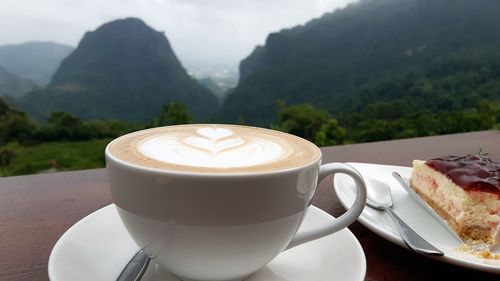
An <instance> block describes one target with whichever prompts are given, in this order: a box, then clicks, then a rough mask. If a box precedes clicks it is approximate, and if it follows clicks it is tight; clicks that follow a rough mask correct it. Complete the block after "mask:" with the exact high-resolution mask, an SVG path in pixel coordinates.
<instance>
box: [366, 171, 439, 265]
mask: <svg viewBox="0 0 500 281" xmlns="http://www.w3.org/2000/svg"><path fill="white" fill-rule="evenodd" d="M367 187H368V188H367V191H368V195H367V199H366V204H367V205H368V206H370V207H372V208H375V209H378V210H383V211H386V212H387V213H388V214H389V217H390V218H391V219H392V221H393V222H394V224H395V225H396V228H397V230H398V232H399V235H401V238H402V239H403V241H404V242H405V243H406V245H407V246H408V248H410V249H412V250H413V251H415V252H417V253H422V254H426V255H433V256H442V255H444V254H443V252H441V251H440V250H439V249H437V248H436V247H434V246H432V245H431V244H430V243H429V242H427V241H426V240H424V239H423V238H422V237H421V236H420V235H418V234H417V233H416V232H415V231H414V230H413V229H411V228H410V227H409V226H408V225H407V224H406V223H405V222H404V221H403V220H401V218H399V216H398V215H396V213H394V211H393V210H392V209H391V207H392V205H393V203H392V196H391V188H390V187H389V186H388V185H387V184H385V183H383V182H381V181H378V180H374V179H369V180H368V181H367Z"/></svg>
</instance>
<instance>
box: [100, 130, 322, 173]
mask: <svg viewBox="0 0 500 281" xmlns="http://www.w3.org/2000/svg"><path fill="white" fill-rule="evenodd" d="M109 149H110V150H111V152H112V154H113V155H114V156H116V157H118V158H120V159H122V160H124V161H126V162H130V163H131V164H139V165H145V166H149V167H152V168H164V169H173V170H185V171H193V172H198V171H209V172H210V171H214V170H215V171H221V170H223V171H231V170H237V171H252V170H274V169H280V168H281V169H287V168H293V167H294V166H296V165H298V164H299V165H300V164H307V163H310V162H313V161H316V160H317V159H319V157H320V153H319V149H318V148H317V147H316V146H314V145H313V144H312V143H310V142H308V141H306V140H303V139H301V138H298V137H295V136H292V135H289V134H285V133H282V132H277V131H273V130H268V129H261V128H254V127H246V126H236V125H181V126H171V127H160V128H155V129H150V130H145V131H139V132H135V133H132V134H129V135H125V136H123V137H120V138H118V139H117V140H115V141H113V142H112V143H111V144H110V146H109ZM200 169H202V170H200Z"/></svg>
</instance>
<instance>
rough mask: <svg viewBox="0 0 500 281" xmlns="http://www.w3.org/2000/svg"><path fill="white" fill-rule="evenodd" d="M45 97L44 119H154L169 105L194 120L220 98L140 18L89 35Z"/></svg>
mask: <svg viewBox="0 0 500 281" xmlns="http://www.w3.org/2000/svg"><path fill="white" fill-rule="evenodd" d="M46 95H48V96H47V98H48V99H49V100H50V99H53V101H52V103H51V104H48V103H47V102H43V101H42V103H44V104H46V106H47V107H46V109H45V111H46V112H45V115H47V114H48V113H50V111H52V110H64V111H67V112H69V113H72V114H75V115H77V116H79V117H81V118H84V119H86V118H117V119H122V120H129V121H145V120H150V119H151V118H153V117H155V116H157V115H158V114H159V113H160V111H161V108H162V105H163V104H165V103H166V102H170V101H174V102H180V103H183V104H185V105H187V107H188V108H189V109H190V111H191V112H192V113H193V115H194V116H195V117H196V118H206V117H208V116H209V115H211V114H212V113H214V112H215V111H216V110H217V109H218V107H219V105H218V102H217V98H216V97H215V96H214V95H213V94H212V93H211V92H210V91H208V90H207V89H205V88H203V87H202V86H201V85H199V84H198V83H197V82H196V81H195V80H194V79H192V78H191V77H190V76H189V75H188V74H187V72H186V70H185V69H184V68H183V67H182V65H181V63H180V61H179V60H178V59H177V57H176V56H175V54H174V51H173V50H172V48H171V46H170V44H169V42H168V40H167V38H166V36H165V35H164V34H163V33H162V32H158V31H156V30H154V29H152V28H151V27H149V26H148V25H147V24H145V23H144V22H143V21H142V20H140V19H137V18H125V19H119V20H114V21H111V22H108V23H105V24H103V25H102V26H100V27H98V28H97V29H96V30H94V31H91V32H87V33H86V34H85V36H84V37H83V39H82V40H81V41H80V43H79V44H78V47H77V48H76V49H75V51H74V52H73V53H71V55H69V56H68V57H67V58H66V59H64V60H63V62H62V63H61V66H60V67H59V69H58V70H57V71H56V73H55V74H54V76H53V78H52V81H51V82H50V84H49V86H48V89H47V94H46ZM32 96H33V95H32ZM49 96H50V97H49ZM35 99H36V98H35ZM28 103H33V102H28ZM34 106H35V105H33V107H34ZM28 107H29V106H28ZM59 107H60V108H59Z"/></svg>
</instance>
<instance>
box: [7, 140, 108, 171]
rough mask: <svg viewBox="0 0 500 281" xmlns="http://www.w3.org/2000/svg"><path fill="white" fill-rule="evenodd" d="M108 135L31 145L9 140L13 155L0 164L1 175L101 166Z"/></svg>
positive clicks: (102, 165)
mask: <svg viewBox="0 0 500 281" xmlns="http://www.w3.org/2000/svg"><path fill="white" fill-rule="evenodd" d="M109 141H110V140H109V139H103V140H92V141H74V142H51V143H42V144H38V145H33V146H21V145H19V144H17V143H10V144H8V145H7V147H8V148H9V149H11V150H14V151H15V153H16V156H15V158H14V159H13V160H12V161H11V163H10V164H9V165H8V166H6V167H0V175H1V176H13V175H24V174H33V173H38V172H42V171H44V170H52V171H54V170H58V171H68V170H80V169H91V168H101V167H104V148H105V147H106V144H107V143H108V142H109Z"/></svg>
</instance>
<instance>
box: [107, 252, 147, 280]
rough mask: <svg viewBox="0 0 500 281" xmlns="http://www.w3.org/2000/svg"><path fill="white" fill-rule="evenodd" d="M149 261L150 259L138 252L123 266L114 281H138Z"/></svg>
mask: <svg viewBox="0 0 500 281" xmlns="http://www.w3.org/2000/svg"><path fill="white" fill-rule="evenodd" d="M150 261H151V258H150V257H148V256H147V255H146V253H144V252H143V251H142V250H139V251H138V252H137V253H136V254H135V255H134V256H133V257H132V259H130V261H129V262H128V263H127V265H125V267H124V268H123V270H122V272H121V273H120V275H119V276H118V278H117V279H116V281H140V280H141V278H142V276H143V275H144V273H145V272H146V269H147V268H148V266H149V262H150Z"/></svg>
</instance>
